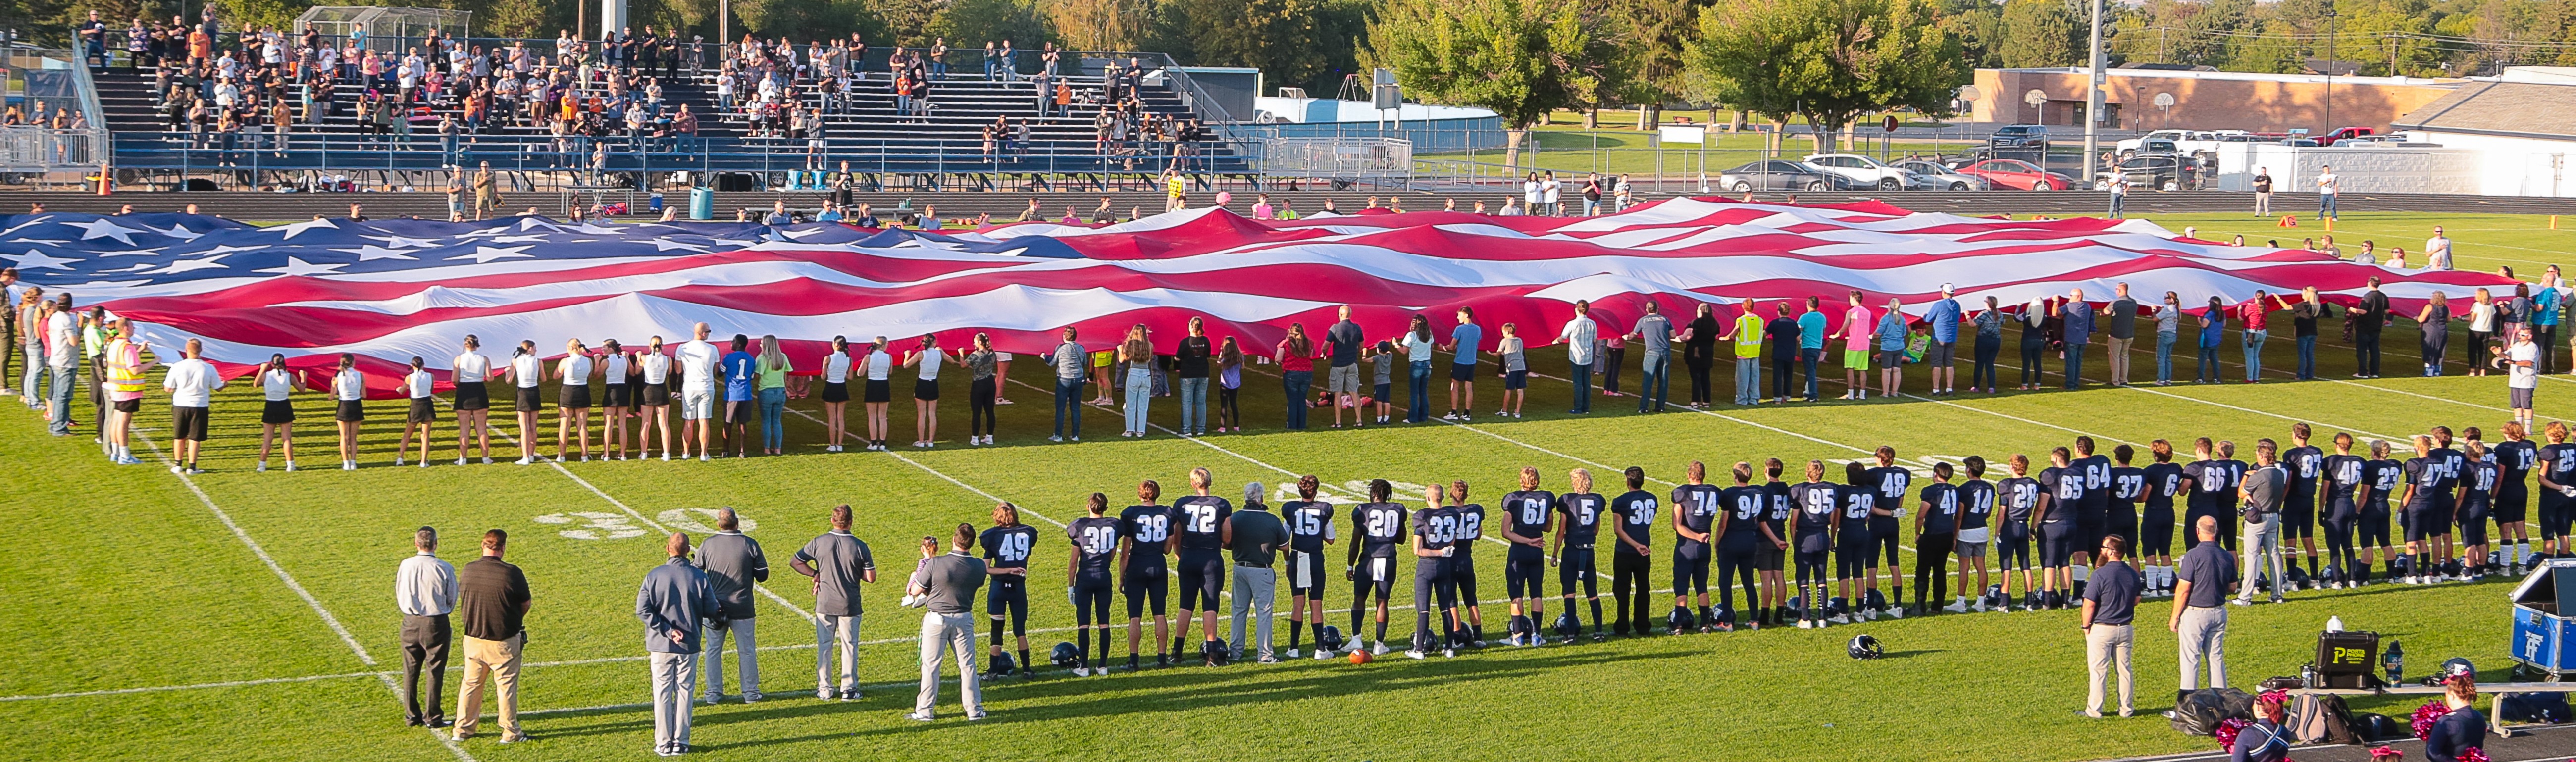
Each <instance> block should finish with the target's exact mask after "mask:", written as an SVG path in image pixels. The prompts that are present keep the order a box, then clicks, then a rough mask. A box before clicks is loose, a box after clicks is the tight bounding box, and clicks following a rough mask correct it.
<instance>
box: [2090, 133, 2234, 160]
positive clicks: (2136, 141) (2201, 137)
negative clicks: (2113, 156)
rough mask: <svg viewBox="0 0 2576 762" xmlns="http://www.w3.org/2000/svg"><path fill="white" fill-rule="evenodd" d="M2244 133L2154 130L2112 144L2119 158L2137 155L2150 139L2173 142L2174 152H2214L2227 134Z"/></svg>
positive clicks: (2225, 138)
mask: <svg viewBox="0 0 2576 762" xmlns="http://www.w3.org/2000/svg"><path fill="white" fill-rule="evenodd" d="M2244 134H2246V132H2245V131H2244V130H2156V131H2154V132H2150V133H2147V134H2145V135H2140V136H2138V137H2134V138H2129V139H2127V140H2122V141H2120V142H2119V143H2116V144H2114V148H2115V150H2117V151H2119V154H2120V158H2122V159H2126V158H2128V157H2131V156H2135V155H2137V154H2138V153H2139V151H2140V150H2141V149H2143V148H2144V147H2145V146H2146V145H2147V143H2148V142H2150V141H2160V140H2167V141H2172V142H2173V144H2174V152H2175V153H2179V154H2183V155H2185V156H2189V155H2193V154H2200V153H2209V152H2215V151H2217V150H2218V149H2219V146H2221V145H2224V144H2225V143H2226V142H2227V136H2229V135H2244Z"/></svg>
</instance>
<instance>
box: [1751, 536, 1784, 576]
mask: <svg viewBox="0 0 2576 762" xmlns="http://www.w3.org/2000/svg"><path fill="white" fill-rule="evenodd" d="M1788 559H1789V552H1788V551H1785V550H1781V549H1780V546H1778V545H1775V544H1772V542H1771V541H1770V540H1755V541H1754V543H1753V570H1754V571H1766V572H1776V571H1781V570H1783V568H1784V566H1783V565H1784V564H1786V563H1788Z"/></svg>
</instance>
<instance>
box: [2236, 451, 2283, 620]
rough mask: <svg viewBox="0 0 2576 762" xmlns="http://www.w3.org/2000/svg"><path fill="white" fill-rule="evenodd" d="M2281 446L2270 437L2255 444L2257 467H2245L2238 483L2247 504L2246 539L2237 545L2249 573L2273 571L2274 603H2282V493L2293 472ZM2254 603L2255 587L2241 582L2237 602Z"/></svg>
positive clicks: (2240, 604)
mask: <svg viewBox="0 0 2576 762" xmlns="http://www.w3.org/2000/svg"><path fill="white" fill-rule="evenodd" d="M2279 451H2280V445H2279V444H2275V443H2274V442H2273V441H2272V440H2270V439H2265V440H2262V441H2259V442H2255V443H2254V467H2252V468H2248V469H2245V478H2244V481H2241V482H2238V483H2237V486H2236V495H2237V497H2238V498H2239V499H2241V500H2242V503H2241V505H2243V506H2245V511H2244V514H2243V518H2244V520H2245V523H2244V524H2243V525H2242V526H2243V527H2244V530H2243V538H2242V540H2240V541H2239V542H2238V543H2237V544H2236V547H2237V548H2239V549H2241V550H2243V551H2244V552H2245V559H2244V560H2243V561H2242V562H2241V563H2242V565H2241V566H2239V567H2237V568H2240V569H2243V570H2244V572H2245V573H2246V574H2247V575H2255V576H2259V575H2261V574H2263V570H2264V568H2265V566H2266V564H2265V563H2264V562H2265V561H2267V560H2268V561H2270V562H2271V563H2270V564H2269V566H2270V568H2271V570H2272V572H2271V574H2272V576H2271V580H2272V602H2273V603H2280V602H2281V574H2282V569H2281V493H2282V491H2284V490H2287V489H2289V486H2290V473H2289V471H2288V470H2287V469H2284V468H2282V467H2281V461H2280V460H2279V459H2278V458H2279V455H2278V453H2279ZM2253 603H2254V586H2253V585H2239V586H2238V588H2237V591H2236V605H2239V606H2249V605H2253Z"/></svg>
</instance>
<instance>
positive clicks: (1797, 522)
mask: <svg viewBox="0 0 2576 762" xmlns="http://www.w3.org/2000/svg"><path fill="white" fill-rule="evenodd" d="M1841 492H1842V488H1841V487H1840V486H1838V485H1836V484H1834V483H1832V482H1828V481H1825V462H1824V461H1821V460H1810V461H1807V480H1806V481H1803V482H1799V483H1797V484H1794V485H1790V487H1789V501H1790V502H1791V503H1793V504H1795V505H1796V506H1797V510H1796V511H1795V512H1793V513H1791V514H1790V515H1789V522H1790V527H1789V534H1790V536H1791V537H1793V538H1795V540H1794V542H1795V544H1796V546H1797V566H1798V599H1799V604H1800V605H1799V606H1798V629H1801V630H1806V629H1814V628H1816V627H1821V626H1824V624H1825V614H1826V611H1825V604H1824V600H1825V594H1826V590H1827V588H1828V586H1829V585H1830V583H1829V582H1828V581H1827V580H1828V577H1826V576H1825V566H1826V564H1827V563H1828V562H1829V555H1830V554H1831V553H1832V551H1833V548H1834V529H1835V528H1836V527H1837V526H1839V525H1840V524H1841V522H1842V495H1841Z"/></svg>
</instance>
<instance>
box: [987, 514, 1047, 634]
mask: <svg viewBox="0 0 2576 762" xmlns="http://www.w3.org/2000/svg"><path fill="white" fill-rule="evenodd" d="M977 544H978V545H979V546H981V547H982V548H983V549H984V569H985V573H987V574H991V575H992V579H993V585H992V586H991V587H988V588H985V589H984V614H985V615H986V616H990V617H992V619H993V646H992V651H993V658H992V659H991V660H990V662H991V663H992V664H993V672H992V674H991V675H990V676H991V677H997V678H998V677H1003V676H1005V673H1004V671H1003V670H1002V668H1001V662H1002V658H1001V657H1002V631H1003V630H1004V629H1008V630H1010V632H1011V634H1012V635H1014V636H1017V637H1018V638H1019V652H1020V661H1019V665H1020V674H1021V675H1022V676H1027V675H1034V674H1037V670H1036V669H1033V668H1031V667H1030V666H1029V554H1030V553H1031V552H1032V551H1034V550H1036V548H1037V544H1038V530H1037V528H1036V527H1032V526H1029V525H1027V524H1022V523H1020V508H1019V506H1015V505H1012V504H1010V503H1007V502H1006V503H1001V504H999V505H995V506H993V526H992V527H991V528H989V529H985V530H984V534H983V536H982V537H981V538H979V539H978V542H977ZM1006 621H1007V623H1008V624H1009V626H1008V627H1007V628H1005V627H1004V626H1003V625H1004V624H1005V622H1006Z"/></svg>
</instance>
